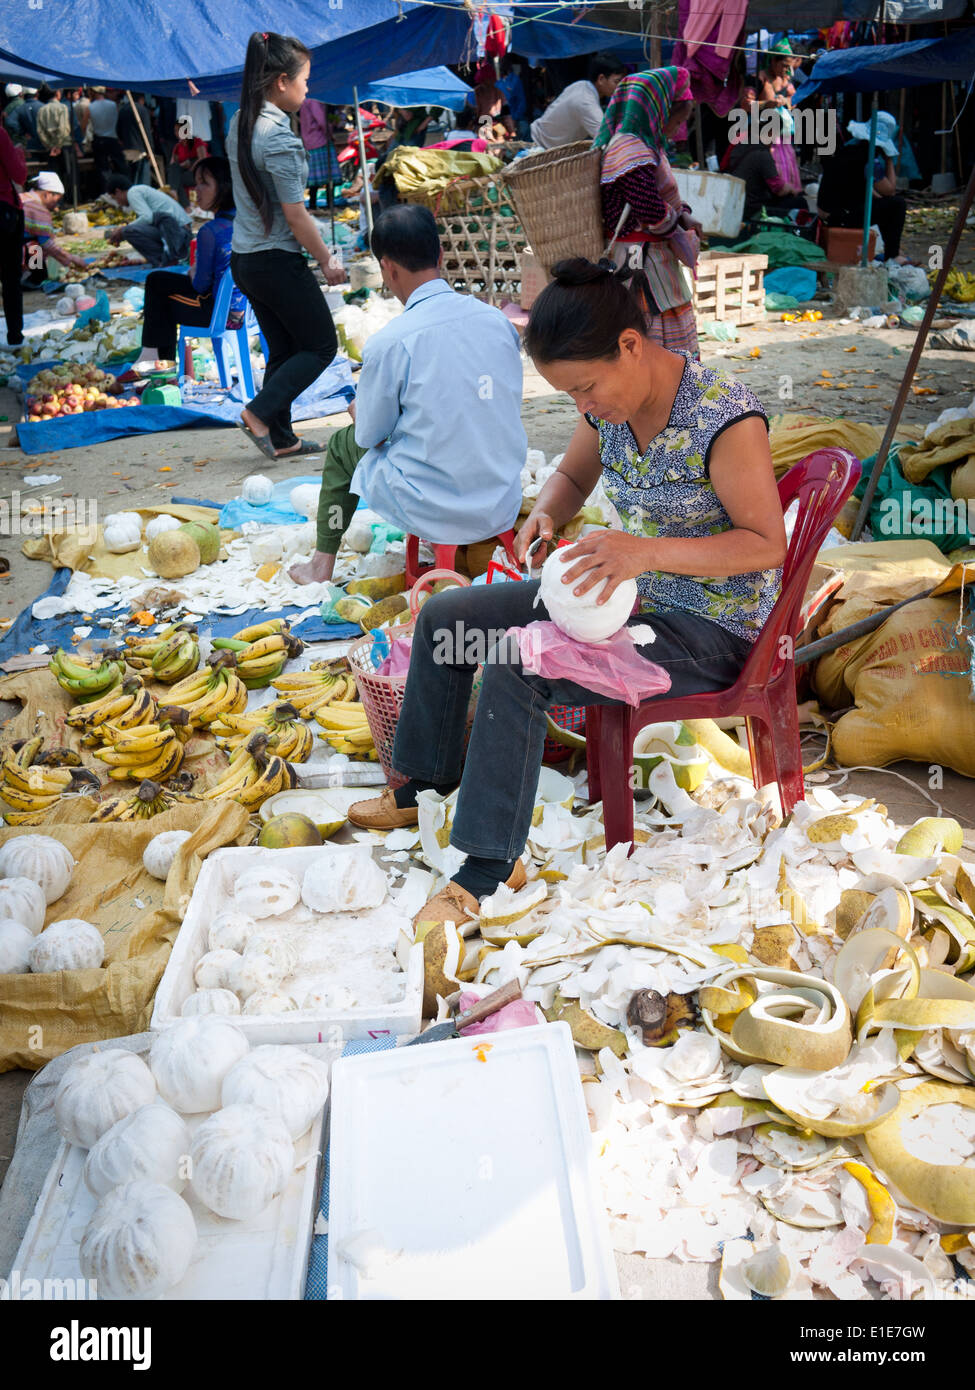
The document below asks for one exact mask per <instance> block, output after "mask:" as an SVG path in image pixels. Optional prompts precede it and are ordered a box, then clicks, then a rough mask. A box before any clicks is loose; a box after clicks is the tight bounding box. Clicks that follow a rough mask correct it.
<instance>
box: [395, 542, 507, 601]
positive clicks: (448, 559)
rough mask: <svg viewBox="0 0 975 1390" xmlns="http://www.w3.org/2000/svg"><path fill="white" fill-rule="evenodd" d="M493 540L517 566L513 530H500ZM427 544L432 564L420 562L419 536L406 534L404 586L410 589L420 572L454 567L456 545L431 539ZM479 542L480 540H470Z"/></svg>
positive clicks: (424, 572)
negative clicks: (441, 543)
mask: <svg viewBox="0 0 975 1390" xmlns="http://www.w3.org/2000/svg"><path fill="white" fill-rule="evenodd" d="M495 540H498V541H500V542H501V544H502V545H503V546H504V548H505V550H506V551H507V554H508V559H509V560H510V561H511V563H512V564H513V565H514V566H515V567H516V568H517V567H518V561H517V560H516V559H515V533H514V531H513V530H512V531H502V532H501V534H500V535H499V536H496V537H495ZM428 544H430V545H433V554H434V561H433V564H432V565H421V564H420V537H419V536H407V538H406V587H407V588H408V589H412V587H413V585H414V584H415V583H416V581H417V580H418V579H419V578H420V576H421V575H422V574H426V573H427V571H428V570H431V569H439V570H452V569H454V568H455V565H454V557H455V556H456V554H457V549H458V547H457V546H456V545H436V544H434V543H433V542H432V541H431V542H428ZM471 544H472V545H473V544H480V542H473V541H472V542H471Z"/></svg>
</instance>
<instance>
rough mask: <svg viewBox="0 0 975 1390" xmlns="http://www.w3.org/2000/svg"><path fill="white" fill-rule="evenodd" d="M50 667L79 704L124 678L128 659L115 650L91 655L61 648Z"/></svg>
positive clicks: (60, 684)
mask: <svg viewBox="0 0 975 1390" xmlns="http://www.w3.org/2000/svg"><path fill="white" fill-rule="evenodd" d="M48 668H49V670H50V671H51V672H52V673H53V675H54V679H55V680H56V681H57V683H58V685H59V686H60V687H61V689H62V690H66V691H67V692H68V694H69V695H71V696H73V697H74V699H76V700H77V701H78V702H79V704H84V703H87V701H89V700H97V699H98V698H99V697H100V696H102V695H107V694H108V692H109V691H110V690H114V689H115V687H116V686H118V685H121V684H122V681H123V680H124V679H125V660H124V658H123V657H122V655H121V653H119V652H114V651H113V652H101V653H98V654H96V655H95V656H90V657H89V656H82V655H81V654H80V653H77V652H66V651H64V650H63V648H61V647H59V648H58V650H57V651H56V652H55V654H54V656H53V657H52V658H51V660H50V661H49V662H48Z"/></svg>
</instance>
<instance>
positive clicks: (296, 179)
mask: <svg viewBox="0 0 975 1390" xmlns="http://www.w3.org/2000/svg"><path fill="white" fill-rule="evenodd" d="M264 167H265V169H266V170H267V173H268V174H269V175H270V178H271V181H272V182H273V184H274V191H275V193H276V194H277V196H278V199H279V201H280V202H282V203H302V204H303V203H304V201H305V183H306V182H307V178H306V173H307V163H306V157H305V152H304V149H303V148H302V146H301V145H300V143H298V142H296V141H295V139H294V137H293V136H290V135H288V134H286V133H285V132H284V131H282V132H281V134H280V136H278V135H275V137H274V138H272V139H271V140H269V141H268V143H267V146H266V148H265V150H264Z"/></svg>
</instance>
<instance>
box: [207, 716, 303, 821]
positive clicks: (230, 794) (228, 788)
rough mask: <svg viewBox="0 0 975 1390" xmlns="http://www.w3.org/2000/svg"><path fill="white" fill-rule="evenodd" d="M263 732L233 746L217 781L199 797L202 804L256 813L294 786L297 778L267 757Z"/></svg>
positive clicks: (277, 758)
mask: <svg viewBox="0 0 975 1390" xmlns="http://www.w3.org/2000/svg"><path fill="white" fill-rule="evenodd" d="M269 748H270V738H269V736H268V732H267V730H266V729H262V730H258V731H256V732H255V733H252V734H250V735H249V736H248V737H247V738H246V739H245V740H243V741H242V742H240V743H238V744H236V746H235V747H234V749H233V751H232V752H231V754H230V761H229V763H228V764H227V767H226V769H225V770H224V772H223V773H222V775H221V776H220V778H219V780H218V781H217V782H216V783H215V784H214V785H213V786H211V787H210V788H208V790H207V791H205V792H204V793H203V797H204V800H206V801H237V802H239V803H240V805H241V806H245V807H246V808H247V809H248V810H252V811H256V810H258V809H259V808H260V806H261V805H262V803H263V802H265V801H266V800H267V799H268V797H269V796H274V795H275V794H276V793H277V792H280V791H287V790H289V789H290V788H292V787H296V786H297V785H298V774H297V772H296V771H295V769H294V768H293V767H292V765H291V764H290V763H289V762H286V761H285V759H284V758H282V757H281V756H280V755H279V754H277V753H269Z"/></svg>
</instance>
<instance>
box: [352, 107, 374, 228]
mask: <svg viewBox="0 0 975 1390" xmlns="http://www.w3.org/2000/svg"><path fill="white" fill-rule="evenodd" d="M352 96H353V99H354V101H355V128H356V133H357V134H358V136H359V168H360V169H361V170H362V191H363V193H364V194H365V198H366V229H367V231H368V233H369V245H370V246H372V188H371V187H370V185H369V170H368V168H367V166H366V137H365V135H364V134H363V133H362V112H361V111H360V110H359V88H358V87H353V88H352Z"/></svg>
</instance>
